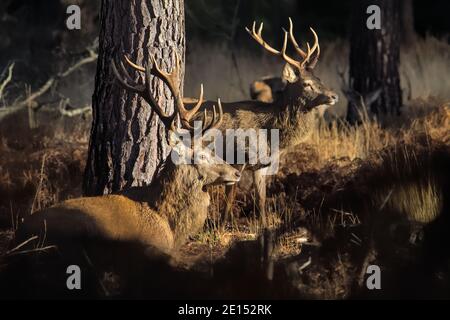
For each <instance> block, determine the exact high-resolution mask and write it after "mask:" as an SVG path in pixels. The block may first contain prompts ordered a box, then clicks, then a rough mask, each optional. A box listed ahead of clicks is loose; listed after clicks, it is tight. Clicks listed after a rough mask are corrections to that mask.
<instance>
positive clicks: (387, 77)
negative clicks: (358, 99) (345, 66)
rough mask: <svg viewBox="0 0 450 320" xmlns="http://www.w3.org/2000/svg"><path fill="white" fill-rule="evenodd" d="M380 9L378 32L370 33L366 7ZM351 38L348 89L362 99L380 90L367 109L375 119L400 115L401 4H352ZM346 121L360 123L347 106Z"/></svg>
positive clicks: (377, 0) (366, 0)
mask: <svg viewBox="0 0 450 320" xmlns="http://www.w3.org/2000/svg"><path fill="white" fill-rule="evenodd" d="M372 4H374V5H378V6H379V7H380V9H381V29H380V30H378V29H373V30H370V29H368V28H367V25H366V20H367V18H368V17H369V15H368V14H367V13H366V9H367V7H368V6H369V5H372ZM353 6H354V7H353V14H352V22H351V24H352V27H351V38H350V42H351V44H350V86H351V87H352V88H353V89H354V90H355V91H357V92H359V93H360V94H361V95H362V96H366V95H367V94H369V93H371V92H373V91H375V90H377V89H379V88H380V89H381V94H380V96H379V98H378V99H377V100H376V101H375V102H374V103H373V104H372V105H371V106H370V112H371V113H372V114H376V115H378V116H381V115H385V114H393V115H397V114H399V113H400V106H401V104H402V95H401V89H400V76H399V72H398V67H399V62H400V40H399V38H400V37H399V36H400V8H401V6H400V0H355V1H354V2H353ZM347 119H348V120H349V121H350V122H355V121H358V120H359V116H358V111H357V110H355V109H354V108H353V107H352V105H351V104H349V110H348V114H347Z"/></svg>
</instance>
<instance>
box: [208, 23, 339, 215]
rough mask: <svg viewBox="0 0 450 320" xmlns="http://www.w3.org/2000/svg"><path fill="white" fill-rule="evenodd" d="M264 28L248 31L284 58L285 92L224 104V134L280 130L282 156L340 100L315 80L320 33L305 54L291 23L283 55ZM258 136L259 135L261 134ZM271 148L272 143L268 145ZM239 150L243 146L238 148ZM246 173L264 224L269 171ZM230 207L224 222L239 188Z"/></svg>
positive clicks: (232, 188) (231, 191) (230, 199)
mask: <svg viewBox="0 0 450 320" xmlns="http://www.w3.org/2000/svg"><path fill="white" fill-rule="evenodd" d="M262 29H263V24H262V23H261V25H260V27H259V29H258V30H256V26H255V23H253V27H252V30H249V29H248V28H246V30H247V32H248V33H249V34H250V35H251V36H252V38H253V39H254V40H255V41H256V42H257V43H259V44H260V45H261V46H262V47H263V48H264V49H266V50H267V51H268V52H270V53H272V54H274V55H276V56H280V57H281V58H282V59H283V60H284V61H285V62H286V66H285V68H284V71H283V80H284V81H285V82H286V83H285V86H284V89H283V90H282V92H280V94H279V98H277V99H276V100H275V101H273V102H270V103H268V102H263V101H255V100H251V101H241V102H232V103H224V104H223V111H224V116H223V121H222V124H221V126H220V129H221V130H222V131H226V129H230V128H235V129H237V128H241V129H249V128H253V129H279V140H280V143H279V153H280V154H282V153H283V152H284V151H286V150H287V149H288V148H290V147H293V146H295V145H298V144H299V143H302V142H304V141H305V140H306V139H307V138H308V136H309V135H310V134H311V133H312V130H313V128H314V126H315V115H314V113H313V112H310V111H312V110H313V109H315V108H317V107H319V106H322V105H333V104H335V103H336V102H337V100H338V95H337V94H336V93H335V92H334V91H331V90H329V89H327V88H326V87H325V86H324V85H323V84H322V82H321V80H320V79H319V78H317V77H315V76H314V74H313V69H314V67H315V65H316V64H317V61H318V59H319V55H320V47H319V40H318V36H317V34H316V32H315V31H314V30H313V29H312V28H311V32H312V33H313V35H314V39H315V42H314V45H313V46H312V47H310V46H309V44H307V51H306V52H305V51H303V50H302V49H301V48H300V46H299V45H298V43H297V41H296V39H295V37H294V34H293V24H292V21H291V19H289V32H288V31H285V32H284V41H283V47H282V49H281V51H279V50H276V49H274V48H273V47H271V46H270V45H269V44H267V42H266V41H264V39H263V37H262ZM288 38H289V40H290V42H291V43H292V45H293V46H294V48H295V51H296V52H297V54H298V55H299V57H300V59H298V60H295V59H294V58H291V57H290V56H288V55H287V53H286V49H287V44H288ZM212 104H213V102H205V103H204V108H207V107H208V106H211V105H212ZM257 132H259V131H258V130H257ZM258 141H259V136H258ZM267 143H268V144H269V141H267ZM237 148H239V146H238V147H237ZM245 169H246V170H251V171H253V183H254V186H255V190H256V200H257V206H258V208H259V211H260V214H261V217H262V219H263V223H264V217H265V202H266V181H265V175H266V172H265V171H267V168H265V167H261V166H260V165H256V166H253V165H246V167H245ZM226 189H227V205H226V210H225V215H224V216H223V219H224V220H228V219H229V218H230V216H231V211H232V204H233V200H234V197H235V190H236V186H228V187H227V188H226Z"/></svg>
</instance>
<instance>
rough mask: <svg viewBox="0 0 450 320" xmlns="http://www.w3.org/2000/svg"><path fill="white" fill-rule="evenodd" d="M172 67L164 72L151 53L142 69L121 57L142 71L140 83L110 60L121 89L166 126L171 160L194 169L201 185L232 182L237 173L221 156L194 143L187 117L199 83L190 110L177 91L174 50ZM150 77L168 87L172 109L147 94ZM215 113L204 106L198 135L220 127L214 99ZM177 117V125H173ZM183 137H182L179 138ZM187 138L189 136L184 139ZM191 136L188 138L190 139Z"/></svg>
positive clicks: (191, 115) (194, 109) (194, 113)
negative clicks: (137, 98)
mask: <svg viewBox="0 0 450 320" xmlns="http://www.w3.org/2000/svg"><path fill="white" fill-rule="evenodd" d="M174 56H175V67H174V69H173V70H172V72H170V73H167V72H164V71H162V70H161V68H160V67H159V66H158V64H157V63H156V60H155V58H154V57H153V56H152V57H151V61H150V63H149V64H148V65H147V66H146V67H145V68H144V67H142V66H139V65H137V64H135V63H133V62H131V61H130V60H129V59H128V57H127V56H124V60H125V62H126V63H127V65H128V66H129V67H131V68H132V69H133V70H135V71H138V72H142V73H144V82H143V83H133V80H132V78H131V76H130V74H129V73H128V71H127V69H126V67H125V64H124V63H123V61H120V62H119V67H120V70H121V71H122V74H123V75H121V74H120V73H119V70H118V67H117V65H116V62H115V61H113V62H112V70H113V72H114V74H115V75H116V78H117V80H118V81H119V83H120V84H121V85H122V87H123V88H125V89H126V90H128V91H129V92H133V93H136V94H138V95H139V96H141V97H142V98H143V99H144V100H145V101H146V102H147V103H148V104H149V106H150V107H151V108H152V110H154V111H155V112H156V114H157V115H158V116H159V118H160V119H161V121H162V123H163V124H164V127H165V128H166V132H167V137H168V142H169V145H170V146H171V147H172V153H171V156H170V158H171V161H172V164H174V165H177V166H185V168H186V169H187V170H189V171H191V173H192V171H195V174H194V176H195V177H197V178H198V179H199V180H200V181H201V183H202V184H203V187H207V186H210V185H215V184H234V183H236V182H238V181H239V179H240V176H241V173H240V171H238V170H237V169H235V168H233V167H232V166H231V165H229V164H227V163H225V162H224V161H223V160H222V159H220V158H218V157H214V156H213V155H212V154H211V153H210V152H209V150H208V149H204V148H203V146H202V144H201V143H196V140H197V139H199V138H200V137H199V136H195V135H194V134H193V133H194V127H192V126H191V124H190V123H191V120H193V119H194V118H196V116H197V114H198V110H199V109H200V107H201V105H202V103H203V85H201V86H200V97H199V99H198V102H197V103H196V104H195V105H194V107H192V108H191V109H187V108H186V107H185V105H184V103H183V97H182V96H181V93H180V90H179V88H180V83H179V80H178V74H179V67H180V59H179V57H178V55H177V54H176V53H175V54H174ZM150 76H155V77H157V78H158V79H160V80H162V81H163V82H164V83H165V84H166V85H167V86H168V88H169V90H170V92H171V93H172V95H173V96H174V99H175V107H174V109H175V110H174V111H173V112H172V113H171V114H167V113H166V112H165V111H164V110H163V108H161V106H160V105H159V104H158V103H157V102H156V100H155V98H154V97H153V95H152V93H151V88H150ZM218 109H219V112H216V107H215V106H213V116H212V119H211V121H209V119H208V114H207V111H206V109H205V111H204V114H203V119H202V120H201V136H203V135H205V134H207V133H208V131H209V130H212V129H216V128H218V127H219V126H220V123H221V122H222V119H223V111H222V105H221V103H220V99H219V100H218ZM178 117H179V119H180V123H181V127H179V126H178V125H176V122H177V118H178ZM181 137H183V139H182V138H181ZM186 137H188V138H189V139H185V138H186ZM191 138H192V139H191Z"/></svg>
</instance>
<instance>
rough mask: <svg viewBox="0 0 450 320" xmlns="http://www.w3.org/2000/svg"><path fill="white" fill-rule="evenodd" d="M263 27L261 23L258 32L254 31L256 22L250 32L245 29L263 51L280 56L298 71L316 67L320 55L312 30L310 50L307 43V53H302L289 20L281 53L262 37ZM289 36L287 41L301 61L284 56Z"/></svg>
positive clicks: (314, 33) (315, 34)
mask: <svg viewBox="0 0 450 320" xmlns="http://www.w3.org/2000/svg"><path fill="white" fill-rule="evenodd" d="M263 26H264V24H263V23H262V22H261V24H260V26H259V28H258V31H256V22H255V21H254V22H253V26H252V30H250V29H249V28H245V30H246V31H247V32H248V33H249V34H250V36H251V37H252V38H253V39H254V40H255V41H256V42H258V43H259V44H260V45H261V46H262V47H263V48H264V49H266V50H267V51H269V52H270V53H272V54H274V55H278V56H281V57H282V58H283V59H284V60H285V61H286V62H287V63H289V64H291V65H293V66H295V67H297V68H298V69H299V70H302V69H304V68H306V67H309V68H314V66H315V65H316V63H317V61H318V59H319V54H320V47H319V38H318V36H317V33H316V32H315V31H314V29H313V28H310V30H311V32H312V33H313V35H314V45H313V47H312V48H310V46H309V43H307V48H308V52H304V51H303V50H302V49H301V48H300V46H299V45H298V42H297V41H296V39H295V37H294V33H293V29H294V27H293V23H292V19H291V18H289V32H288V31H286V30H284V40H283V48H282V49H281V51H278V50H276V49H274V48H273V47H272V46H270V45H269V44H268V43H267V42H266V41H265V40H264V39H263V37H262V30H263ZM288 36H289V39H290V40H291V43H292V44H293V46H294V48H295V50H296V52H297V53H298V54H299V55H300V57H301V60H295V59H293V58H291V57H289V56H288V55H287V54H286V48H287V38H288ZM316 50H317V54H316V56H315V57H314V59H313V60H311V61H310V58H311V56H312V54H313V53H314V52H315V51H316Z"/></svg>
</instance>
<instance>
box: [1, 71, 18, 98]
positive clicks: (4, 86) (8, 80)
mask: <svg viewBox="0 0 450 320" xmlns="http://www.w3.org/2000/svg"><path fill="white" fill-rule="evenodd" d="M14 65H15V63H14V62H13V63H11V64H10V65H9V67H8V75H7V76H6V78H5V80H4V81H3V82H2V83H0V99H1V98H2V97H3V91H4V90H5V88H6V86H7V85H8V83H10V82H11V80H12V74H13V70H14Z"/></svg>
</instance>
